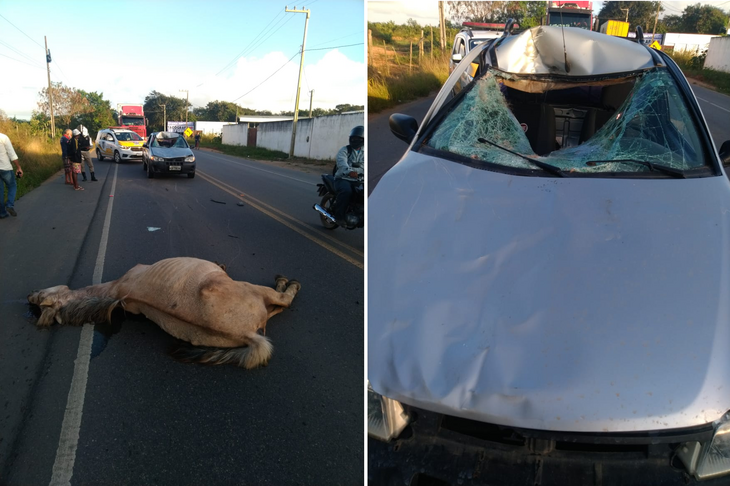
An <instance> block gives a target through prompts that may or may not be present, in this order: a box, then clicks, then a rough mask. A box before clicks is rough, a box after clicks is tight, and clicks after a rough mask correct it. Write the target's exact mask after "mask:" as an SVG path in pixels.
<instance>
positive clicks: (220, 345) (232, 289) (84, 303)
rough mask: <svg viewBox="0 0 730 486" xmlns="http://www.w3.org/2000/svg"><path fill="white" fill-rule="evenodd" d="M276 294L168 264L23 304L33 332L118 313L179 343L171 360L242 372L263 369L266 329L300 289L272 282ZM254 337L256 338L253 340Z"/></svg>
mask: <svg viewBox="0 0 730 486" xmlns="http://www.w3.org/2000/svg"><path fill="white" fill-rule="evenodd" d="M275 280H276V287H275V289H272V288H270V287H264V286H261V285H253V284H250V283H248V282H238V281H235V280H233V279H231V278H230V277H229V276H228V274H227V273H226V272H225V267H224V266H221V265H218V264H216V263H213V262H209V261H206V260H199V259H197V258H168V259H166V260H161V261H159V262H157V263H155V264H153V265H141V264H140V265H137V266H135V267H134V268H132V269H131V270H129V271H128V272H127V273H125V274H124V276H122V277H121V278H119V279H117V280H114V281H113V282H107V283H102V284H98V285H91V286H89V287H84V288H82V289H79V290H71V289H69V288H68V287H67V286H66V285H58V286H56V287H51V288H48V289H44V290H40V291H35V292H33V293H31V294H30V295H29V296H28V301H29V302H30V303H31V304H35V305H37V306H39V307H40V309H41V315H40V317H39V318H38V323H37V326H38V327H48V326H50V325H51V324H53V321H54V320H55V321H56V322H58V323H59V324H67V325H82V324H85V323H89V322H93V323H100V322H106V321H108V320H109V319H110V318H111V314H112V311H113V310H114V309H115V308H117V307H122V308H123V309H124V310H125V311H126V312H131V313H132V314H144V315H145V316H146V317H147V318H148V319H150V320H151V321H153V322H155V323H156V324H157V325H158V326H160V327H161V328H162V329H163V330H165V331H166V332H167V333H169V334H171V335H173V336H174V337H176V338H178V339H182V340H183V341H187V342H189V343H190V344H192V345H193V347H189V346H186V347H183V348H181V349H178V350H177V351H175V352H174V353H173V356H175V357H176V358H177V359H180V360H181V361H187V362H196V363H206V364H224V363H231V364H235V365H237V366H242V367H244V368H248V369H251V368H256V367H257V366H261V365H265V364H266V363H267V362H268V360H269V358H270V357H271V351H272V345H271V342H270V341H269V339H268V338H267V337H266V336H265V334H266V322H267V321H268V319H269V318H270V317H272V316H275V315H276V314H278V313H280V312H281V311H283V310H284V308H286V307H289V306H290V305H291V303H292V300H293V299H294V296H295V295H296V294H297V292H298V291H299V289H301V284H299V282H297V281H296V280H288V279H287V278H286V277H282V276H277V277H276V278H275ZM259 329H261V331H262V334H263V335H262V334H259V333H258V330H259Z"/></svg>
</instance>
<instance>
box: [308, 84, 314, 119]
mask: <svg viewBox="0 0 730 486" xmlns="http://www.w3.org/2000/svg"><path fill="white" fill-rule="evenodd" d="M312 99H314V90H310V91H309V118H312Z"/></svg>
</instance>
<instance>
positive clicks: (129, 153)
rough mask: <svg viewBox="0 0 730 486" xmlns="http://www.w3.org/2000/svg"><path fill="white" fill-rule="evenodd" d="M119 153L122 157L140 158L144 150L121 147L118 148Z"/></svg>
mask: <svg viewBox="0 0 730 486" xmlns="http://www.w3.org/2000/svg"><path fill="white" fill-rule="evenodd" d="M119 155H121V156H122V159H141V158H142V156H143V155H144V151H143V150H131V149H126V148H122V149H119Z"/></svg>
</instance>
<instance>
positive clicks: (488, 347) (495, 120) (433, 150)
mask: <svg viewBox="0 0 730 486" xmlns="http://www.w3.org/2000/svg"><path fill="white" fill-rule="evenodd" d="M508 31H509V26H508V28H507V29H506V30H505V33H504V35H503V36H502V37H501V38H499V39H497V40H494V41H488V42H487V43H484V44H482V45H480V46H478V47H476V48H475V49H474V50H473V51H472V52H470V53H469V55H468V56H467V57H466V58H465V59H464V60H463V61H462V62H461V63H460V64H459V65H458V66H457V69H456V70H455V71H454V72H453V73H452V74H451V76H450V77H449V79H448V81H447V82H446V84H445V85H444V86H443V88H442V89H441V91H440V93H439V94H438V96H437V97H436V100H435V101H434V104H433V106H432V107H431V109H430V111H429V112H428V114H427V115H426V117H425V119H424V121H423V122H422V124H421V125H420V127H419V126H418V124H417V122H416V120H414V119H413V118H410V117H407V116H404V115H393V116H392V117H391V129H392V131H393V132H394V133H395V134H396V135H397V136H398V137H399V138H402V139H404V140H406V141H407V142H409V144H410V146H409V148H408V151H407V152H406V154H405V155H404V157H403V158H402V159H401V160H400V162H398V164H396V165H395V166H394V167H393V168H392V169H391V170H390V171H389V172H388V173H387V174H386V175H385V176H384V177H383V178H382V180H381V181H380V182H379V183H378V186H377V187H376V188H375V190H374V191H373V193H372V195H371V197H370V200H369V223H368V224H369V225H370V228H369V246H368V252H369V258H368V261H369V294H368V295H369V297H368V299H369V314H368V316H369V317H368V377H369V391H368V395H369V397H368V399H369V401H368V404H369V410H368V420H369V435H370V437H371V438H370V440H369V446H368V448H369V452H368V456H369V457H368V462H369V481H370V482H371V483H372V484H399V485H401V484H411V485H416V484H430V485H434V484H435V485H440V484H458V485H471V484H499V485H512V484H515V485H516V484H519V485H524V484H529V485H548V484H557V485H572V484H579V485H675V484H676V485H684V484H687V483H692V482H697V483H698V484H728V482H730V476H728V474H730V414H729V413H728V412H729V411H730V182H729V181H728V178H727V177H726V174H725V170H726V168H725V167H723V165H724V164H729V163H730V142H726V143H724V144H723V145H722V148H721V149H720V151H719V153H718V151H717V149H716V147H715V145H714V143H713V141H712V138H711V136H710V133H709V130H708V127H707V124H706V122H705V120H704V118H703V115H702V113H701V111H700V108H699V106H698V104H697V101H696V99H695V97H694V95H693V93H692V91H691V89H690V87H689V84H688V83H687V81H686V79H685V78H684V75H683V74H682V72H681V71H680V70H679V68H678V67H677V66H676V64H675V63H674V62H673V61H672V60H671V59H670V58H669V57H668V56H667V55H666V54H664V53H662V52H658V51H655V50H653V49H649V48H647V47H645V46H643V45H640V44H636V43H633V42H630V41H628V40H626V39H621V38H616V37H611V36H607V35H604V34H600V33H597V32H591V31H587V30H583V29H576V28H564V29H563V28H560V27H535V28H532V29H530V30H526V31H524V32H522V33H519V34H514V35H512V34H510V33H509V32H508ZM465 75H466V77H465ZM472 75H473V76H474V78H473V80H471V81H468V82H466V83H464V85H463V86H462V88H463V89H460V90H456V91H458V94H456V95H455V94H454V91H455V90H454V86H456V85H457V83H460V82H463V80H464V79H468V78H469V77H471V76H472Z"/></svg>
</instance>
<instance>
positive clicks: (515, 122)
mask: <svg viewBox="0 0 730 486" xmlns="http://www.w3.org/2000/svg"><path fill="white" fill-rule="evenodd" d="M528 82H529V81H528ZM537 84H538V85H541V86H543V87H544V88H545V89H542V90H538V91H540V92H535V91H536V90H535V89H534V86H535V83H533V84H532V86H531V89H530V93H527V92H525V91H521V90H519V89H518V88H519V87H520V86H524V84H523V85H520V76H515V75H505V74H503V73H500V72H499V71H495V70H492V69H490V70H489V71H488V72H487V73H486V74H485V75H484V76H483V77H482V78H480V79H479V80H477V81H476V82H475V84H474V86H473V88H472V89H471V91H469V92H468V93H467V94H466V95H465V96H464V97H463V98H462V99H461V100H460V102H459V103H458V105H457V106H456V107H454V108H453V109H452V110H451V112H450V113H449V114H447V115H446V117H445V118H444V119H443V120H442V122H441V123H440V125H439V126H438V127H437V129H436V130H435V131H434V132H433V134H432V135H431V137H430V138H429V139H428V140H427V142H426V145H427V146H430V147H432V148H435V149H438V150H443V151H447V152H451V153H454V154H458V155H462V156H465V157H469V158H471V159H473V160H474V161H484V162H490V163H494V164H499V165H502V166H507V167H514V168H525V169H535V166H534V164H532V163H531V162H529V161H528V160H525V159H524V158H523V157H520V156H519V155H515V154H511V153H509V152H507V151H506V150H502V149H500V148H498V147H495V146H493V145H490V144H486V143H482V142H479V138H483V139H485V140H488V141H489V142H491V143H493V144H496V145H499V146H501V147H504V148H505V149H508V150H511V151H513V152H516V153H517V154H521V155H524V156H526V157H530V158H533V159H537V160H539V161H542V162H545V163H547V164H550V165H552V166H555V167H557V168H559V169H561V170H564V171H568V172H571V173H578V174H580V173H586V174H591V173H607V172H647V173H648V172H651V171H652V169H651V168H650V167H648V166H647V165H642V164H640V163H632V162H627V161H640V162H644V163H646V162H649V163H652V164H657V165H663V166H667V167H670V168H672V169H677V170H680V171H685V170H691V169H696V168H701V167H705V166H706V164H707V162H706V160H705V158H704V155H703V152H702V149H701V143H700V139H699V136H698V133H697V129H696V126H695V123H694V121H693V119H692V115H691V113H690V111H689V110H688V108H687V106H686V103H685V102H684V99H683V98H682V95H681V94H680V92H679V90H678V89H677V86H676V85H675V82H674V80H673V79H672V77H671V75H670V74H669V73H668V72H667V71H666V69H664V68H654V69H651V70H648V71H644V72H640V73H635V74H633V75H630V76H627V77H626V78H625V79H622V80H616V79H613V80H610V81H606V82H605V83H604V84H601V82H600V81H597V82H593V83H590V85H589V84H588V83H585V84H576V85H575V86H574V87H569V88H565V89H558V90H550V89H549V88H550V84H551V80H550V79H549V78H545V79H542V80H540V81H539V82H538V83H537ZM563 86H565V85H564V84H563V85H561V87H563ZM620 161H623V162H620ZM653 174H655V175H657V176H661V175H660V174H659V173H658V172H653Z"/></svg>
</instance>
